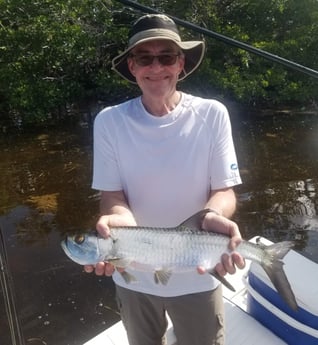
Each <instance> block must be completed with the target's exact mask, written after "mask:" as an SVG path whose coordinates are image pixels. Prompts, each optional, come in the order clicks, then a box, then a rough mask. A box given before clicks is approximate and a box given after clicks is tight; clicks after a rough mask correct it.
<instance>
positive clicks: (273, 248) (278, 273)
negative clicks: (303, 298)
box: [261, 241, 298, 311]
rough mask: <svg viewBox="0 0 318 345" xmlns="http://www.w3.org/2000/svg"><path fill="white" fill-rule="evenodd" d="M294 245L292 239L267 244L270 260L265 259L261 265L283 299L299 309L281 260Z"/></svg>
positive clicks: (291, 306)
mask: <svg viewBox="0 0 318 345" xmlns="http://www.w3.org/2000/svg"><path fill="white" fill-rule="evenodd" d="M293 246H294V243H293V242H291V241H284V242H279V243H275V244H273V245H270V246H267V247H266V248H265V249H264V251H265V253H266V255H267V256H268V257H269V258H270V260H265V262H264V263H261V266H262V267H263V269H264V271H265V272H266V273H267V275H268V277H269V279H270V281H271V282H272V284H273V285H274V286H275V288H276V290H277V292H278V293H279V294H280V295H281V297H282V298H283V300H284V301H285V302H286V303H287V304H288V305H289V307H290V308H291V309H292V310H294V311H297V310H298V305H297V302H296V298H295V295H294V293H293V291H292V288H291V286H290V283H289V281H288V279H287V276H286V274H285V272H284V270H283V265H284V263H283V262H282V261H281V260H282V259H283V258H284V256H285V255H286V254H287V253H288V252H289V250H290V249H291V248H292V247H293Z"/></svg>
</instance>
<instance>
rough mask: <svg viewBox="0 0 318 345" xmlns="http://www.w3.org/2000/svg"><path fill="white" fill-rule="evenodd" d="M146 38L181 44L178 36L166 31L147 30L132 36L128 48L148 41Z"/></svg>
mask: <svg viewBox="0 0 318 345" xmlns="http://www.w3.org/2000/svg"><path fill="white" fill-rule="evenodd" d="M148 38H153V39H154V40H155V39H160V38H164V39H170V40H171V41H175V42H181V38H180V36H179V35H178V34H177V33H175V32H173V31H171V30H168V29H149V30H145V31H141V32H138V33H136V34H135V35H134V36H132V37H131V38H130V40H129V47H131V46H133V45H135V44H137V43H138V42H139V41H141V40H144V39H148Z"/></svg>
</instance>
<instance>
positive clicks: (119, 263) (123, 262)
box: [105, 257, 132, 268]
mask: <svg viewBox="0 0 318 345" xmlns="http://www.w3.org/2000/svg"><path fill="white" fill-rule="evenodd" d="M105 261H107V262H109V263H110V264H112V265H114V266H115V267H117V268H119V267H120V268H126V267H128V266H129V265H130V263H131V261H132V260H130V259H122V258H116V257H113V258H107V259H106V260H105Z"/></svg>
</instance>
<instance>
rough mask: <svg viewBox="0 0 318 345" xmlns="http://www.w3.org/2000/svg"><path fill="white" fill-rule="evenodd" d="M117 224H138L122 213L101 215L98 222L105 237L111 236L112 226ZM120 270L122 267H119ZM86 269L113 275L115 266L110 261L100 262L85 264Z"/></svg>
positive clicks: (97, 226) (101, 233) (100, 232)
mask: <svg viewBox="0 0 318 345" xmlns="http://www.w3.org/2000/svg"><path fill="white" fill-rule="evenodd" d="M115 226H136V222H135V220H134V219H131V218H130V217H129V218H128V217H125V216H124V215H121V214H111V215H104V216H101V217H100V218H99V220H98V222H97V224H96V230H97V232H98V233H99V234H100V235H101V236H102V237H104V238H108V237H109V236H110V228H111V227H115ZM118 270H119V271H120V270H122V269H118ZM84 271H85V272H86V273H92V272H94V271H95V274H96V275H98V276H103V275H105V276H108V277H109V276H111V275H112V274H113V273H114V271H115V267H114V265H112V264H111V263H109V262H104V261H101V262H98V263H97V264H96V265H84Z"/></svg>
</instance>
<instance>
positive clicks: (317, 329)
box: [84, 237, 318, 345]
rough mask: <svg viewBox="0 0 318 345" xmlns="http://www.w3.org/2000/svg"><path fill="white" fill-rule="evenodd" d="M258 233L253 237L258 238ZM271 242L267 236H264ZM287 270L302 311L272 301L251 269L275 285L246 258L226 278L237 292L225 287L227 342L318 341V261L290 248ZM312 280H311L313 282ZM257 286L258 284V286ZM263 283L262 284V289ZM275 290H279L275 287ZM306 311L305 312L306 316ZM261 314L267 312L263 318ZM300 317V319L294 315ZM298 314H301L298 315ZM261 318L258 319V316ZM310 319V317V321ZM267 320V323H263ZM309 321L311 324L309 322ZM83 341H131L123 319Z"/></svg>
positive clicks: (170, 341)
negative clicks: (251, 280)
mask: <svg viewBox="0 0 318 345" xmlns="http://www.w3.org/2000/svg"><path fill="white" fill-rule="evenodd" d="M255 240H256V237H255V238H253V239H252V240H251V241H252V242H255ZM261 241H262V242H263V243H265V244H270V242H269V241H267V240H266V239H263V238H262V239H261ZM284 262H285V266H284V269H285V272H286V275H287V276H288V279H289V281H290V283H291V286H292V288H293V290H294V292H295V295H296V298H297V303H298V304H299V306H300V311H299V312H296V313H297V314H295V312H292V313H291V316H290V315H288V314H286V313H285V312H284V311H282V310H280V309H279V308H278V307H277V306H275V305H273V304H272V303H271V301H268V300H266V297H263V296H262V291H255V290H254V288H253V287H252V286H251V284H249V281H248V276H249V274H250V272H253V273H254V274H255V275H258V274H259V278H260V280H259V282H261V283H260V285H262V284H264V288H265V289H266V288H267V287H270V288H271V289H274V288H273V286H272V285H271V283H270V282H269V281H268V280H267V277H266V276H265V275H262V273H259V272H261V271H262V269H261V268H260V270H259V271H258V268H257V267H254V266H256V265H254V264H252V265H251V263H250V262H247V264H246V267H245V269H244V270H238V271H237V273H236V274H235V275H228V276H227V277H226V279H227V280H228V281H229V282H230V283H231V284H232V285H233V286H234V287H235V289H236V292H232V291H230V290H228V289H227V288H223V300H224V305H225V322H226V328H225V339H226V341H225V344H226V345H233V344H236V345H269V344H270V345H286V344H287V345H291V344H292V345H304V344H306V345H313V344H316V345H317V344H318V298H317V296H318V284H317V277H318V264H316V263H314V262H312V261H310V260H309V259H306V258H305V257H303V256H302V255H300V254H298V253H296V252H295V251H293V250H291V251H290V252H289V253H288V254H287V255H286V257H285V258H284ZM311 281H312V283H311ZM256 289H257V288H256ZM262 289H263V287H261V290H262ZM269 291H272V293H273V294H277V293H276V291H274V290H269ZM304 314H305V316H303V315H304ZM307 314H308V315H307ZM262 315H266V317H267V319H266V320H265V322H264V319H263V317H262ZM295 315H296V318H300V319H299V320H296V319H295V317H294V316H295ZM298 315H299V316H298ZM303 318H306V320H305V321H304V320H303ZM257 319H258V320H259V321H258V320H257ZM308 319H309V321H308ZM264 323H265V324H267V325H266V326H265V325H264ZM307 323H308V324H309V325H307ZM84 345H129V344H128V340H127V336H126V331H125V329H124V326H123V324H122V322H121V321H120V322H117V323H116V324H115V325H113V326H111V327H110V328H108V329H106V330H105V331H104V332H102V333H100V334H98V335H97V336H96V337H94V338H93V339H91V340H89V341H88V342H86V343H85V344H84ZM167 345H176V338H175V335H174V333H173V327H172V324H171V322H170V320H169V326H168V330H167Z"/></svg>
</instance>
